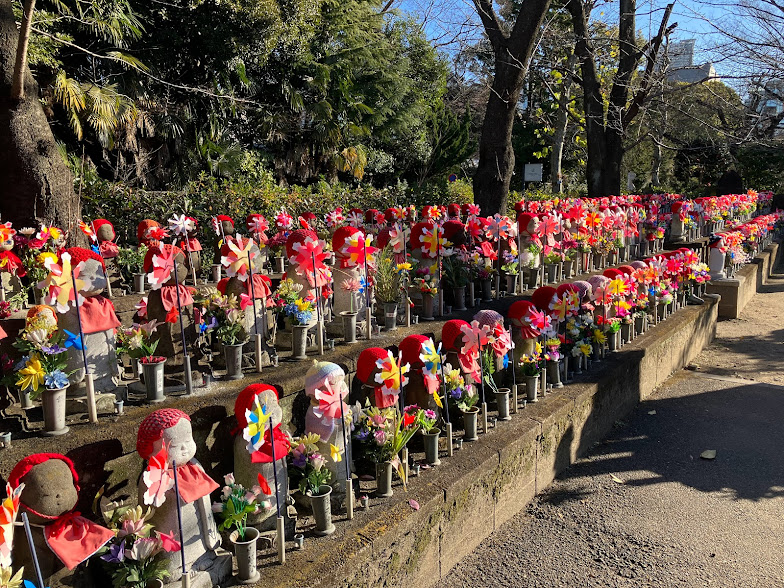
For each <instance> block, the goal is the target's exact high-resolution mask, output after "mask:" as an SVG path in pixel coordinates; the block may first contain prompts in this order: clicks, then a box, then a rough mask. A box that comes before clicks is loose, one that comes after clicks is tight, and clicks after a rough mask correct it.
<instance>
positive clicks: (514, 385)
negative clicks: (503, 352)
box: [509, 328, 517, 414]
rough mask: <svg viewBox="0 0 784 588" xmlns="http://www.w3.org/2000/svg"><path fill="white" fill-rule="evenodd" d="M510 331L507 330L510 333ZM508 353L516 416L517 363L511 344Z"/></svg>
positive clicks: (513, 347)
mask: <svg viewBox="0 0 784 588" xmlns="http://www.w3.org/2000/svg"><path fill="white" fill-rule="evenodd" d="M511 331H512V329H511V328H510V329H509V332H510V333H511ZM509 353H510V354H511V356H512V361H511V362H510V364H511V367H512V396H513V397H514V406H513V407H512V408H513V410H512V412H514V413H515V414H517V362H516V360H515V346H514V343H512V348H511V349H510V350H509Z"/></svg>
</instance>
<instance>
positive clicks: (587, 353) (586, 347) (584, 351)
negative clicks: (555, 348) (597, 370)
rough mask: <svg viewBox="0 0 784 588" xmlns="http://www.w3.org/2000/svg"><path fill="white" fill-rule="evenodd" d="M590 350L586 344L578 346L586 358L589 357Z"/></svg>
mask: <svg viewBox="0 0 784 588" xmlns="http://www.w3.org/2000/svg"><path fill="white" fill-rule="evenodd" d="M592 350H593V349H592V347H591V346H590V345H588V343H583V344H582V345H580V351H581V352H582V354H583V355H584V356H586V357H588V356H589V355H591V351H592Z"/></svg>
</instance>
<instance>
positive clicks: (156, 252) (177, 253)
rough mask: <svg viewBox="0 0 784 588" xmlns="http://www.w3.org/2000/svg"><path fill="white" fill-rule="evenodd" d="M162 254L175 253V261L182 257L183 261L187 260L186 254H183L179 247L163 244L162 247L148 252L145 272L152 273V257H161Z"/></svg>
mask: <svg viewBox="0 0 784 588" xmlns="http://www.w3.org/2000/svg"><path fill="white" fill-rule="evenodd" d="M162 252H166V253H169V252H171V253H173V254H174V257H175V259H176V258H177V257H178V256H180V255H182V256H183V259H184V258H185V254H184V253H183V252H182V249H180V248H179V247H177V246H176V245H170V244H169V243H161V244H160V245H157V246H154V247H150V248H149V249H148V250H147V254H146V255H145V256H144V271H145V272H150V271H152V257H153V255H160V254H161V253H162Z"/></svg>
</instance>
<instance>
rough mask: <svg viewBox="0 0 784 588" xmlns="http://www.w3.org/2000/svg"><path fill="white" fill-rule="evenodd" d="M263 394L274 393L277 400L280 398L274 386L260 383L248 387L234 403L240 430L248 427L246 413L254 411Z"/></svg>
mask: <svg viewBox="0 0 784 588" xmlns="http://www.w3.org/2000/svg"><path fill="white" fill-rule="evenodd" d="M262 392H274V393H275V398H278V391H277V390H276V389H275V387H274V386H270V385H269V384H262V383H258V384H251V385H250V386H246V387H245V389H244V390H243V391H242V392H240V393H239V395H238V396H237V399H236V400H235V401H234V416H236V417H237V424H238V425H239V427H240V429H244V428H245V427H247V426H248V421H247V419H246V418H245V411H246V410H253V406H254V399H255V398H256V396H258V395H259V394H261V393H262ZM276 457H277V456H276Z"/></svg>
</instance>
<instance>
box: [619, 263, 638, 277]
mask: <svg viewBox="0 0 784 588" xmlns="http://www.w3.org/2000/svg"><path fill="white" fill-rule="evenodd" d="M618 270H619V271H620V272H621V273H623V274H626V275H627V276H630V275H632V274H633V273H634V268H633V267H632V266H630V265H622V266H619V267H618Z"/></svg>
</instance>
